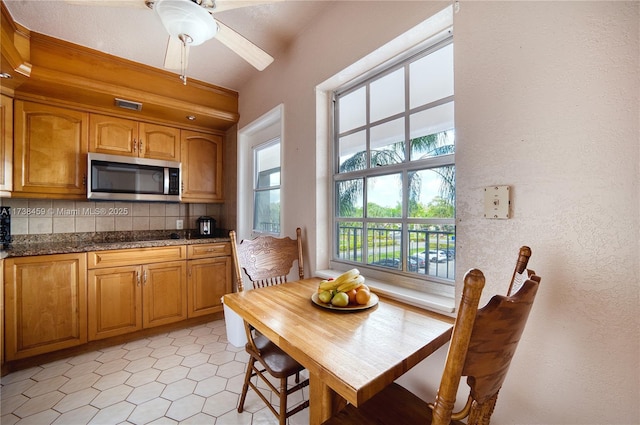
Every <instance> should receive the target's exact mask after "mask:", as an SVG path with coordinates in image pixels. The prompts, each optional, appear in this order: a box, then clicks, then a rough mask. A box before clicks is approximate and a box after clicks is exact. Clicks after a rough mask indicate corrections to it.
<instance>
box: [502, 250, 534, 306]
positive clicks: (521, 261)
mask: <svg viewBox="0 0 640 425" xmlns="http://www.w3.org/2000/svg"><path fill="white" fill-rule="evenodd" d="M529 258H531V248H529V247H528V246H522V247H520V251H519V252H518V261H516V268H515V269H514V270H513V275H512V276H511V283H510V284H509V290H508V291H507V295H511V293H512V292H517V291H518V288H520V286H522V283H524V280H521V277H522V274H523V273H524V271H525V270H527V264H528V263H529ZM529 274H535V272H534V271H533V270H529Z"/></svg>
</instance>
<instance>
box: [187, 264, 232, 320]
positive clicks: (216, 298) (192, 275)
mask: <svg viewBox="0 0 640 425" xmlns="http://www.w3.org/2000/svg"><path fill="white" fill-rule="evenodd" d="M188 268H189V270H188V275H189V277H188V282H189V284H188V292H189V293H188V295H189V317H196V316H203V315H205V314H211V313H216V312H218V311H222V302H221V301H220V299H221V298H222V296H223V295H224V294H227V293H229V292H231V257H215V258H206V259H202V260H190V261H189V265H188Z"/></svg>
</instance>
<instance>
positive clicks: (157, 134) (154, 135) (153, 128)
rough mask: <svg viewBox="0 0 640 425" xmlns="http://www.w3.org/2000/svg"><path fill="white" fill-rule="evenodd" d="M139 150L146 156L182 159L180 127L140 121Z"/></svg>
mask: <svg viewBox="0 0 640 425" xmlns="http://www.w3.org/2000/svg"><path fill="white" fill-rule="evenodd" d="M138 151H139V155H140V156H141V157H144V158H154V159H164V160H166V161H180V129H178V128H173V127H166V126H163V125H157V124H149V123H140V129H139V135H138Z"/></svg>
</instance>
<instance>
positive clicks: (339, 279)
mask: <svg viewBox="0 0 640 425" xmlns="http://www.w3.org/2000/svg"><path fill="white" fill-rule="evenodd" d="M359 274H360V270H358V269H351V270H348V271H346V272H344V273H342V274H341V275H340V276H338V277H336V278H335V280H334V282H336V283H337V285H338V286H340V285H341V284H343V283H345V282H346V281H348V280H351V279H353V278H355V277H356V276H358V275H359Z"/></svg>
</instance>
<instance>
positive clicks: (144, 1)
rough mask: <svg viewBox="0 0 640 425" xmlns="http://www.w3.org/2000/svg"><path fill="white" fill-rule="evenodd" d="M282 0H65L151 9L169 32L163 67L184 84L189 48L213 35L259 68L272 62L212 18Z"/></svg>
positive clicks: (269, 57) (246, 41) (260, 50)
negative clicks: (220, 14) (223, 13)
mask: <svg viewBox="0 0 640 425" xmlns="http://www.w3.org/2000/svg"><path fill="white" fill-rule="evenodd" d="M276 1H284V0H67V2H69V3H76V4H94V5H108V6H127V7H129V6H135V7H145V6H146V7H148V8H149V9H153V10H154V11H155V12H156V14H157V15H158V16H159V18H160V21H161V22H162V24H163V26H164V27H165V29H166V30H167V32H168V33H169V42H168V45H167V53H166V55H165V61H164V67H165V68H167V69H176V70H180V79H181V80H182V82H183V84H187V76H186V68H187V62H188V55H189V47H190V46H197V45H199V44H202V43H204V42H205V41H207V40H210V39H212V38H214V37H215V38H216V39H217V40H219V41H220V42H221V43H222V44H224V45H225V46H227V47H228V48H230V49H231V50H233V51H234V52H235V53H236V54H238V55H239V56H240V57H242V58H243V59H244V60H246V61H247V62H249V63H250V64H251V65H253V66H254V67H255V68H256V69H257V70H259V71H262V70H264V69H265V68H266V67H267V66H269V65H270V64H271V62H273V57H271V56H270V55H269V54H268V53H266V52H265V51H264V50H262V49H260V48H259V47H258V46H256V45H255V44H253V43H252V42H251V41H249V40H247V39H246V38H244V37H243V36H242V35H240V34H239V33H237V32H236V31H234V30H233V29H231V28H229V27H228V26H226V25H224V24H223V23H222V22H220V21H219V20H217V19H215V18H214V15H215V14H216V13H218V12H222V11H225V10H231V9H237V8H241V7H248V6H255V5H259V4H265V3H274V2H276Z"/></svg>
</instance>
